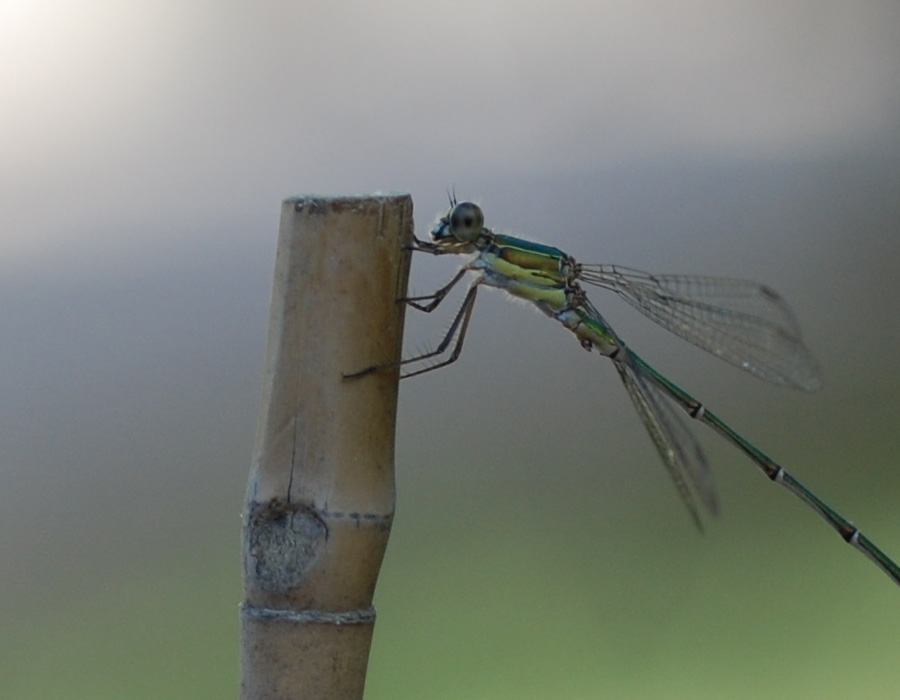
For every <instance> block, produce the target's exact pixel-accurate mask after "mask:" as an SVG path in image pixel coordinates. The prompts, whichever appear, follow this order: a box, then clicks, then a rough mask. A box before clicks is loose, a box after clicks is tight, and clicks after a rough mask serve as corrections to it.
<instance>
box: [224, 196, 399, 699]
mask: <svg viewBox="0 0 900 700" xmlns="http://www.w3.org/2000/svg"><path fill="white" fill-rule="evenodd" d="M411 237H412V200H411V198H410V197H409V195H388V196H381V195H376V196H367V197H340V198H324V197H303V198H297V199H288V200H286V201H285V202H284V203H283V205H282V212H281V230H280V234H279V240H278V250H277V255H276V262H275V273H274V282H273V287H272V303H271V309H270V315H269V330H268V339H267V345H266V359H265V369H264V375H263V391H262V398H261V401H260V409H259V419H258V424H257V434H256V445H255V449H254V455H253V462H252V467H251V472H250V478H249V482H248V487H247V497H246V504H245V510H244V528H243V560H244V592H245V599H244V602H243V604H242V606H241V699H242V700H274V699H275V698H278V699H279V700H293V699H295V698H317V699H318V698H326V699H331V698H335V699H341V700H343V699H351V698H353V699H358V698H361V697H362V692H363V687H364V684H365V673H366V666H367V662H368V654H369V646H370V643H371V639H372V631H373V626H374V621H375V612H374V609H373V608H372V596H373V593H374V590H375V582H376V579H377V576H378V570H379V568H380V566H381V561H382V558H383V556H384V552H385V548H386V546H387V540H388V535H389V533H390V528H391V522H392V519H393V515H394V428H395V423H396V408H397V388H398V372H396V371H380V372H376V373H372V374H370V375H367V376H364V377H361V378H359V379H354V380H344V379H343V376H342V375H343V373H349V372H352V371H354V370H357V369H360V368H362V367H367V366H370V365H372V364H377V363H385V362H396V361H398V360H399V358H400V345H401V338H402V330H403V309H404V305H403V304H398V303H396V301H397V300H398V299H400V298H402V297H404V296H405V294H406V283H407V276H408V272H409V255H408V254H407V253H406V252H405V251H404V249H403V245H404V244H409V243H410V241H411Z"/></svg>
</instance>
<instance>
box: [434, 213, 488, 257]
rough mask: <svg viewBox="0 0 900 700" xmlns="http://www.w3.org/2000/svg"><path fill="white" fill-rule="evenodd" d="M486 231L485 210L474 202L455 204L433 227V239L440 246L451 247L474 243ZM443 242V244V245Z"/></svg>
mask: <svg viewBox="0 0 900 700" xmlns="http://www.w3.org/2000/svg"><path fill="white" fill-rule="evenodd" d="M482 231H484V212H482V211H481V207H479V206H478V205H477V204H474V203H473V202H460V203H459V204H454V205H453V207H452V208H451V209H450V211H449V212H447V214H446V215H445V216H443V217H441V219H440V220H439V221H438V222H437V223H436V224H435V225H434V228H432V229H431V240H432V241H434V243H435V244H436V245H438V246H442V247H443V246H446V247H451V246H454V245H459V244H464V245H465V244H470V243H474V242H475V240H476V239H477V238H478V236H479V235H480V234H481V233H482ZM442 244H443V245H442Z"/></svg>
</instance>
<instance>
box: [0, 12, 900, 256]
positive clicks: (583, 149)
mask: <svg viewBox="0 0 900 700" xmlns="http://www.w3.org/2000/svg"><path fill="white" fill-rule="evenodd" d="M898 26H900V5H898V4H897V3H896V2H893V1H888V2H876V1H866V2H856V3H843V2H810V1H806V0H789V1H787V2H777V3H776V2H755V3H747V2H716V1H712V0H694V1H693V2H681V3H677V4H672V3H659V2H650V1H649V0H645V1H644V2H633V3H620V2H598V3H578V2H569V3H555V4H553V5H547V4H546V3H539V2H531V3H522V2H487V3H485V2H471V1H466V0H463V1H459V2H453V3H407V2H395V3H383V2H353V3H331V2H304V3H291V2H283V1H281V2H279V1H269V2H260V3H253V4H252V5H251V4H248V5H242V4H238V5H233V4H221V3H212V2H195V3H175V2H132V3H125V4H123V3H116V2H104V1H103V0H95V1H94V2H88V3H81V4H78V5H72V4H71V3H64V2H53V1H52V0H45V1H44V2H5V3H4V4H3V5H2V6H0V90H2V94H3V96H4V98H3V99H4V105H5V106H4V109H3V111H2V114H0V163H2V165H0V185H2V187H3V191H4V193H5V198H6V200H7V203H6V207H7V209H6V213H5V218H6V222H5V223H6V225H5V226H4V227H3V228H2V230H0V250H2V256H3V257H4V258H7V259H8V258H10V257H14V256H16V255H18V254H22V253H25V252H26V251H27V252H28V253H29V254H31V255H40V254H42V252H43V251H46V250H48V249H53V248H55V247H56V246H59V245H68V244H73V243H77V244H78V245H83V244H84V243H85V242H86V241H96V242H97V243H100V244H105V243H107V242H114V241H118V243H123V244H125V245H130V244H138V243H139V242H140V241H139V237H138V235H137V234H136V233H134V232H132V231H129V230H128V229H129V222H130V221H131V220H133V219H135V218H139V219H143V220H150V221H155V222H156V223H157V224H158V225H157V226H156V228H157V229H158V231H157V233H156V234H155V235H156V236H157V237H158V238H160V239H165V238H166V237H167V236H168V237H177V236H179V235H183V234H179V233H177V232H176V231H175V230H174V229H173V227H172V225H171V224H172V222H182V223H183V222H187V221H206V220H207V219H208V217H209V211H210V209H213V208H214V209H216V210H217V211H218V212H219V213H220V215H221V216H222V218H223V219H228V218H229V211H245V212H246V211H248V209H252V208H253V207H254V206H260V207H262V206H263V204H264V203H265V206H271V202H272V199H273V197H277V196H280V195H286V194H290V193H293V192H295V191H298V187H299V188H300V189H302V188H303V187H308V188H311V189H316V190H319V191H321V190H323V189H327V188H333V189H334V190H335V191H342V192H346V191H371V190H375V189H384V188H385V187H386V186H387V187H393V188H395V189H408V188H410V187H411V185H414V184H416V183H422V182H423V178H424V181H425V182H428V183H429V186H430V184H431V182H432V181H433V182H434V184H435V186H436V187H443V186H445V185H447V184H448V180H447V178H448V177H450V178H453V179H452V180H451V182H463V180H464V179H466V174H467V173H472V172H473V171H474V170H478V171H479V172H481V173H484V172H498V173H503V172H522V171H531V172H554V171H558V172H562V171H571V170H577V169H583V168H589V167H598V166H603V165H606V166H612V165H614V164H616V163H622V162H628V161H633V160H635V159H648V158H660V157H670V156H671V157H679V156H680V157H712V156H717V157H739V158H751V159H773V158H804V157H814V156H815V155H816V154H821V153H828V152H831V151H834V150H841V149H847V148H855V147H859V146H863V147H865V146H869V147H872V148H877V147H878V143H879V141H880V140H881V139H883V138H884V137H885V135H886V134H889V133H891V132H892V131H893V130H895V129H896V127H897V118H896V116H897V114H898V108H900V73H898V71H897V70H896V66H897V65H900V42H897V41H896V29H897V27H898ZM162 208H164V209H165V211H164V212H161V211H160V210H161V209H162ZM36 212H40V213H36ZM98 221H104V222H105V223H106V225H107V226H106V227H103V226H97V222H98ZM113 231H118V233H113ZM131 238H133V240H130V239H131ZM67 239H68V241H67Z"/></svg>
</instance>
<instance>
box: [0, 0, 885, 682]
mask: <svg viewBox="0 0 900 700" xmlns="http://www.w3.org/2000/svg"><path fill="white" fill-rule="evenodd" d="M898 31H900V4H898V3H897V2H896V1H895V0H881V1H879V0H858V1H857V2H853V3H849V2H827V1H824V2H823V1H822V0H818V1H816V2H812V1H811V0H780V1H779V2H760V1H758V0H757V1H756V2H748V1H745V2H735V1H728V0H726V1H724V2H723V1H719V2H715V1H713V0H696V1H695V2H680V3H664V2H659V1H654V0H644V1H643V2H632V3H624V2H618V3H616V2H594V3H586V2H567V1H565V0H564V1H562V2H555V3H551V4H548V3H543V2H491V1H490V0H487V1H485V0H480V1H479V2H467V1H466V0H463V1H462V2H460V1H457V2H453V3H444V2H435V3H409V2H381V3H378V2H324V1H318V2H299V3H288V2H267V1H265V0H263V1H262V2H256V3H221V2H217V3H213V2H204V1H202V0H200V1H198V2H192V3H182V2H173V1H170V0H167V1H162V2H161V1H160V0H154V2H146V1H144V2H133V3H118V2H111V1H109V0H105V1H103V0H98V1H96V2H88V3H80V4H71V3H63V2H58V1H53V0H46V1H44V2H33V3H27V2H24V1H23V2H8V3H4V4H3V5H2V7H0V88H2V95H3V99H2V101H3V108H2V109H0V183H2V186H0V192H2V195H0V197H2V199H0V201H2V208H0V214H2V219H0V266H2V275H0V295H2V296H0V299H2V303H0V329H2V333H0V387H2V389H0V390H2V402H0V411H2V433H0V562H2V566H0V695H2V697H4V698H40V699H46V698H92V699H94V698H123V697H129V698H220V697H234V696H236V694H237V677H238V662H237V658H238V656H237V655H238V638H237V629H238V627H237V620H238V616H237V605H238V603H239V602H240V599H241V591H240V570H239V551H238V546H239V545H238V543H239V533H240V520H239V513H240V510H241V504H242V499H243V489H244V483H245V479H246V475H247V470H248V466H249V458H250V452H251V448H252V440H253V431H254V425H255V420H256V408H257V400H258V392H259V382H260V374H261V368H262V359H263V346H264V340H265V332H266V327H265V326H266V320H267V312H268V302H269V289H270V283H271V271H272V265H273V261H274V250H275V241H276V235H277V225H278V221H277V218H278V214H279V203H280V200H281V199H282V198H284V197H287V196H290V195H294V194H298V193H306V192H317V193H332V194H348V193H368V192H374V191H393V190H399V191H409V192H411V193H412V195H413V197H414V202H415V208H416V226H417V230H418V232H419V234H420V235H424V232H425V230H426V227H427V226H428V225H429V224H430V223H431V221H432V219H433V218H434V216H435V215H436V214H437V213H439V212H441V211H442V210H444V209H445V207H446V204H447V196H446V191H447V189H448V188H451V187H455V189H456V193H457V195H458V196H459V197H460V198H461V199H475V200H476V201H478V202H480V203H481V205H482V206H483V207H484V209H485V212H486V216H487V219H488V224H489V225H491V226H494V227H495V228H497V229H500V230H502V231H507V232H516V233H520V234H521V235H524V236H525V237H531V238H534V239H536V240H540V241H544V242H548V243H551V244H553V245H556V246H559V247H561V248H563V249H564V250H566V251H568V252H570V253H572V254H573V255H575V256H577V257H578V258H579V259H581V260H583V261H585V262H615V263H620V264H623V265H628V266H632V267H637V268H641V269H647V270H650V271H660V272H686V273H700V274H714V275H727V276H739V277H749V278H753V279H757V280H759V281H761V282H765V283H767V284H769V285H772V286H774V287H776V288H778V289H779V290H780V291H781V292H782V293H783V294H784V295H785V296H786V297H787V298H788V299H789V300H790V301H791V303H792V305H793V308H794V310H795V311H796V313H797V315H798V317H799V318H800V319H801V321H802V323H803V327H804V330H805V333H806V339H807V341H808V343H809V345H810V346H811V347H812V348H813V350H814V351H815V353H816V354H817V356H818V358H819V359H820V361H821V364H822V367H823V369H824V372H825V378H826V383H825V388H824V389H823V390H822V391H820V392H818V393H816V394H811V395H804V394H802V393H800V392H794V391H791V390H788V389H782V388H778V387H773V386H767V385H765V384H764V383H762V382H760V381H758V380H755V379H753V378H751V377H749V376H747V375H744V374H742V373H741V372H739V371H737V370H734V369H732V368H729V367H727V366H719V365H718V364H716V362H715V360H713V358H711V357H710V356H708V355H706V354H704V353H702V352H701V351H699V350H695V349H692V348H690V347H688V346H686V345H685V344H684V343H683V342H682V341H680V340H678V339H677V338H674V337H671V336H669V335H668V334H666V333H665V332H664V331H661V330H659V329H657V328H655V327H653V324H651V323H650V322H649V321H646V320H645V319H642V318H640V317H637V314H636V313H634V312H633V311H632V310H631V309H629V308H627V307H625V306H624V305H623V304H622V303H621V302H619V301H618V300H617V299H614V298H611V295H609V294H603V293H602V292H600V291H599V290H597V291H596V293H595V294H594V295H593V299H594V301H595V303H596V304H597V305H598V306H600V308H601V309H602V310H603V311H604V313H605V314H607V315H608V318H609V319H610V320H611V321H612V322H613V323H614V325H615V327H616V328H617V330H618V331H619V333H620V335H622V336H623V337H624V338H625V339H626V340H627V341H629V342H630V344H631V345H632V346H633V347H635V348H636V349H637V350H638V352H640V353H641V354H642V355H643V356H644V357H645V358H646V359H647V360H649V361H650V362H651V363H653V364H654V365H655V366H657V367H658V368H659V369H660V370H661V371H663V372H664V373H666V374H667V375H668V376H670V377H672V378H673V379H674V380H675V381H677V382H679V383H680V384H681V385H682V386H684V387H685V388H686V389H688V390H690V391H692V392H693V393H695V394H696V395H697V396H699V397H701V398H702V399H704V400H705V401H706V403H707V404H708V405H709V406H710V407H712V408H713V410H716V411H717V412H718V413H719V414H720V415H721V416H722V417H723V418H725V419H726V420H727V421H729V422H730V423H731V424H732V425H734V426H735V427H736V428H737V429H738V430H739V431H741V432H742V433H743V434H744V435H746V436H747V437H749V438H750V439H752V440H754V441H755V442H756V443H757V444H758V445H759V446H760V447H762V448H763V449H764V450H766V451H767V452H769V453H770V454H772V455H773V456H774V457H775V458H776V459H778V460H780V461H781V462H782V463H783V464H784V465H785V466H786V467H787V468H788V469H789V470H790V471H792V472H793V473H794V474H795V475H797V476H798V477H799V478H800V479H801V480H803V481H804V482H806V483H807V484H808V485H809V486H810V487H811V488H813V489H814V490H815V491H816V492H817V493H819V494H820V495H821V496H822V497H823V498H824V499H825V500H826V501H828V502H829V503H831V504H832V505H834V506H835V507H837V508H838V509H839V510H840V511H841V512H843V513H844V514H845V515H847V516H848V517H850V518H851V519H853V520H854V521H855V522H856V523H857V524H858V525H859V526H860V527H861V528H862V529H863V530H864V531H865V532H866V533H867V534H868V535H869V536H870V537H871V538H872V539H873V540H874V541H875V542H876V543H878V544H879V545H881V546H882V547H883V548H884V549H885V550H886V551H887V552H888V553H889V554H892V555H893V556H894V557H895V558H896V557H900V519H898V515H897V514H898V508H900V432H898V426H900V416H898V411H897V401H898V398H900V372H898V369H897V361H896V348H897V346H898V342H900V318H898V308H900V280H898V277H897V273H898V267H900V239H898V224H900V70H898V66H900V41H898V39H897V37H898ZM455 264H456V261H453V260H448V259H446V258H442V259H431V258H427V257H425V256H420V257H417V258H416V259H415V261H414V269H413V276H412V280H411V286H412V289H413V290H415V291H416V292H418V293H427V292H429V291H431V290H433V289H434V288H435V287H437V286H439V285H440V284H443V283H444V282H445V281H446V280H447V279H449V277H450V276H451V275H452V274H453V272H454V270H455ZM450 314H452V309H450V308H448V309H446V311H445V315H444V316H441V317H440V318H436V319H431V318H422V316H423V315H422V314H415V313H414V312H410V313H409V314H408V315H407V324H406V327H407V344H406V347H407V352H408V353H413V352H415V350H416V349H417V348H419V347H422V346H428V345H433V343H434V342H435V341H436V339H437V337H438V336H439V335H440V333H441V332H442V330H443V329H445V328H446V325H447V323H448V322H449V317H450ZM436 315H439V314H436ZM335 322H336V323H339V322H340V319H335ZM698 434H700V436H701V439H702V440H703V442H704V445H705V446H706V447H707V449H708V452H709V455H710V457H711V459H712V461H713V462H714V465H715V468H716V480H717V484H718V488H719V492H720V497H721V501H722V511H723V512H722V514H721V516H720V517H719V518H717V519H716V520H709V521H708V522H707V527H706V531H705V533H704V534H702V535H700V534H698V533H697V531H696V529H695V528H694V527H693V525H692V524H691V521H690V519H689V517H688V516H687V514H686V512H685V511H684V510H683V507H682V506H681V504H680V503H679V501H678V498H677V496H676V494H675V492H674V490H673V489H672V487H671V485H670V482H669V479H668V477H667V476H666V474H665V472H664V470H663V469H662V468H661V465H660V464H659V462H658V459H657V457H656V455H655V453H654V451H653V447H652V445H651V443H650V440H649V438H647V436H646V435H645V434H644V433H643V429H642V427H641V425H640V421H639V420H638V418H637V416H636V415H635V414H634V412H633V410H632V408H631V405H630V403H629V401H628V398H627V396H626V394H625V391H624V389H623V388H622V387H621V386H620V383H619V380H618V378H617V376H616V374H615V372H614V371H613V370H612V367H611V365H610V364H609V363H608V362H601V361H599V360H598V359H597V357H596V356H592V355H588V354H587V353H585V352H583V351H582V350H581V349H580V348H579V347H578V345H577V343H575V342H574V341H573V339H572V337H571V336H570V335H569V334H567V333H565V332H564V331H563V329H561V328H560V327H559V326H558V324H554V323H551V322H549V321H548V320H546V319H545V318H543V317H541V316H540V315H539V314H537V313H534V312H533V311H531V310H530V309H528V308H527V307H524V306H523V305H520V304H510V303H509V302H508V301H506V300H504V299H503V298H502V297H501V296H500V295H499V294H484V295H483V296H481V297H480V300H479V305H478V308H477V309H476V311H475V316H474V319H473V322H472V326H471V328H470V331H469V337H468V340H467V346H466V350H465V352H464V355H463V357H462V358H461V360H460V361H459V362H458V363H457V364H456V365H455V366H453V367H452V368H449V369H447V370H445V371H443V372H438V373H435V374H432V375H426V376H424V377H421V378H417V379H414V380H409V381H406V382H404V383H403V385H402V387H401V404H400V415H399V422H398V431H397V461H396V468H397V478H398V511H397V519H396V523H395V526H394V531H393V534H392V538H391V543H390V546H389V549H388V554H387V558H386V561H385V564H384V569H383V572H382V576H381V579H380V581H379V587H378V591H377V597H376V605H377V608H378V612H379V621H378V624H377V627H376V633H375V641H374V647H373V650H372V657H371V662H370V675H369V682H368V690H367V697H368V698H371V699H373V700H374V699H378V698H424V697H428V698H508V697H517V698H561V697H565V698H593V697H614V698H648V697H660V698H701V697H728V698H760V697H775V698H792V699H798V698H817V699H821V698H847V697H851V698H894V697H896V693H897V688H898V687H900V646H898V644H897V639H898V631H900V591H898V590H897V587H896V586H894V585H892V584H891V583H890V582H889V580H888V579H887V578H886V577H885V576H884V575H882V574H881V573H880V572H878V571H877V570H876V569H875V567H874V566H872V565H871V564H870V563H869V562H867V561H866V560H865V559H864V558H863V557H862V556H860V555H858V554H857V553H854V552H853V550H851V549H850V548H848V547H846V546H845V545H844V544H843V543H842V542H841V541H840V539H839V538H838V537H837V536H836V535H835V534H834V533H833V532H832V531H831V530H829V529H828V528H827V526H826V525H825V524H824V523H823V522H822V521H820V520H819V519H818V518H817V517H816V516H815V515H814V514H812V513H811V512H810V511H808V510H807V509H806V508H804V507H803V506H802V504H800V503H799V502H798V501H796V500H795V499H793V498H792V497H791V496H789V495H788V494H787V493H786V492H785V491H783V490H781V489H777V488H775V487H773V486H772V485H771V484H770V483H769V482H768V481H767V480H766V479H765V478H763V477H762V475H761V474H760V473H759V472H758V471H757V470H756V469H755V467H754V466H753V465H752V464H751V463H750V462H749V461H747V460H746V459H745V458H744V457H743V456H741V455H740V454H739V453H738V452H737V451H736V450H734V449H732V448H730V447H729V446H728V445H726V444H724V443H723V442H722V441H721V440H719V439H718V438H717V437H716V436H715V435H713V434H712V433H710V432H709V431H706V430H704V429H702V428H698Z"/></svg>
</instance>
